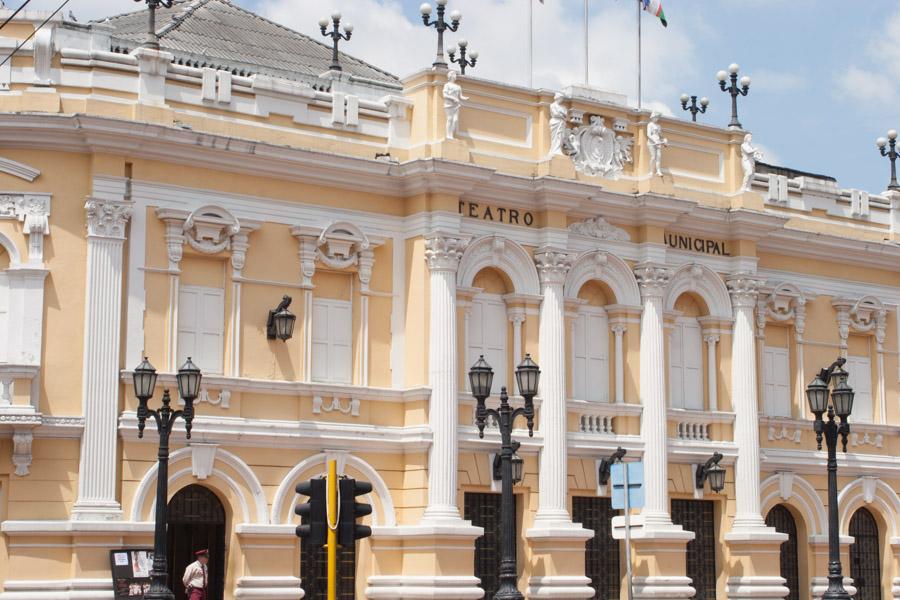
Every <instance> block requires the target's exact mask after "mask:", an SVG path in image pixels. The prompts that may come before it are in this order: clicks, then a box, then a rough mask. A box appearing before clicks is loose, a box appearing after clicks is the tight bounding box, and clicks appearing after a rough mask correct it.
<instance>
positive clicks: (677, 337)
mask: <svg viewBox="0 0 900 600" xmlns="http://www.w3.org/2000/svg"><path fill="white" fill-rule="evenodd" d="M681 339H682V327H681V324H680V323H676V324H675V327H674V328H673V329H672V333H671V335H669V405H670V406H671V407H672V408H684V363H683V360H682V354H683V351H684V350H683V348H682V344H681Z"/></svg>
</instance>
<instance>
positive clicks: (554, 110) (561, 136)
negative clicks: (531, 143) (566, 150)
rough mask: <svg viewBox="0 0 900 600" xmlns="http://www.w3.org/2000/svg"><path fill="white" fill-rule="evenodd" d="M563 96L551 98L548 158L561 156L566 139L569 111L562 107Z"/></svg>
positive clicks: (558, 94) (557, 95)
mask: <svg viewBox="0 0 900 600" xmlns="http://www.w3.org/2000/svg"><path fill="white" fill-rule="evenodd" d="M565 98H566V97H565V96H564V95H563V94H561V93H559V92H557V93H556V95H555V96H553V104H551V105H550V156H555V155H557V154H563V145H564V143H565V139H566V132H567V130H566V122H567V121H568V120H569V109H567V108H566V107H565V106H563V100H565Z"/></svg>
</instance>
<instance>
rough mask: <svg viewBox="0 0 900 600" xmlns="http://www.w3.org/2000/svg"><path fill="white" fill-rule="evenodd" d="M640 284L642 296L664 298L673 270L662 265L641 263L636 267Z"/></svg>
mask: <svg viewBox="0 0 900 600" xmlns="http://www.w3.org/2000/svg"><path fill="white" fill-rule="evenodd" d="M634 275H635V277H637V281H638V285H639V286H640V288H641V296H642V297H643V298H644V299H647V298H662V297H663V296H665V295H666V286H667V285H669V278H670V277H671V276H672V272H671V271H670V270H669V269H667V268H666V267H663V266H661V265H654V264H652V263H641V264H639V265H638V266H637V267H635V269H634Z"/></svg>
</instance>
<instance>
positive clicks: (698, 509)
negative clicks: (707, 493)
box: [672, 500, 717, 600]
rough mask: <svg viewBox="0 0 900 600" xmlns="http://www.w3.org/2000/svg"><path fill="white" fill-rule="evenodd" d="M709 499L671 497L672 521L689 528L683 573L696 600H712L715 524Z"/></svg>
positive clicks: (714, 568)
mask: <svg viewBox="0 0 900 600" xmlns="http://www.w3.org/2000/svg"><path fill="white" fill-rule="evenodd" d="M713 514H714V511H713V503H712V502H710V501H709V500H672V522H673V523H675V524H676V525H681V526H682V527H684V528H685V529H686V530H687V531H693V532H694V535H695V536H696V537H694V539H693V540H691V541H690V542H688V545H687V576H688V577H690V578H691V582H692V583H691V585H693V586H694V589H695V590H697V593H696V594H695V595H694V598H696V599H697V600H716V573H717V571H716V525H715V522H714V520H713Z"/></svg>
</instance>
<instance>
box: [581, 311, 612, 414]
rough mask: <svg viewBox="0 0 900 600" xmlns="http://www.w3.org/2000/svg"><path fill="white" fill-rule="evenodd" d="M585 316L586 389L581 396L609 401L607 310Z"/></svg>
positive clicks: (596, 400)
mask: <svg viewBox="0 0 900 600" xmlns="http://www.w3.org/2000/svg"><path fill="white" fill-rule="evenodd" d="M584 316H585V321H584V323H582V325H583V329H584V331H583V333H582V336H583V337H584V347H585V349H584V354H585V361H584V369H585V374H584V378H583V379H584V382H585V390H584V395H583V396H581V398H582V399H585V400H591V401H593V402H609V324H608V322H607V319H606V311H603V310H597V311H590V312H588V313H587V314H586V315H584ZM576 335H578V334H577V333H576Z"/></svg>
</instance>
